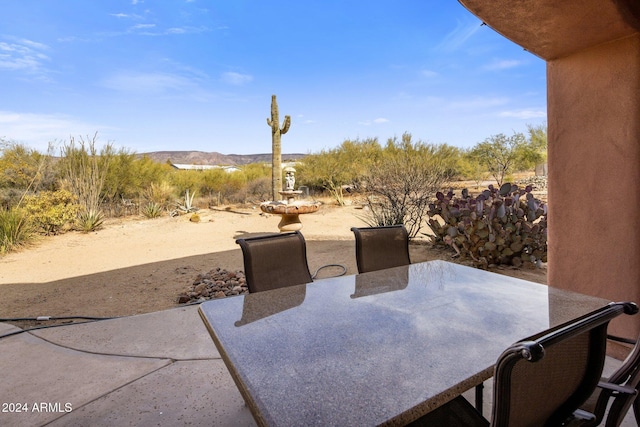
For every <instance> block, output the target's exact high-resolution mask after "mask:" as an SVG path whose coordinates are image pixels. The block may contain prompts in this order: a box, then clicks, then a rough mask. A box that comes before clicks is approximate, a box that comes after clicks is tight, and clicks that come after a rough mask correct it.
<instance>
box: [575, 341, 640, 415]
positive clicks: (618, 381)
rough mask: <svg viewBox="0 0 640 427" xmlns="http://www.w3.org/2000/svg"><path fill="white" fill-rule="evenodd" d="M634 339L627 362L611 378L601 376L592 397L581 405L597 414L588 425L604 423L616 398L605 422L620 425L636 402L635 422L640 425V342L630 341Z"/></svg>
mask: <svg viewBox="0 0 640 427" xmlns="http://www.w3.org/2000/svg"><path fill="white" fill-rule="evenodd" d="M609 339H612V340H615V341H624V342H629V341H627V340H624V339H620V338H617V337H612V336H609ZM639 341H640V340H639ZM631 343H634V344H635V345H634V347H633V349H632V350H631V352H630V353H629V355H628V356H627V358H626V359H625V360H624V362H622V365H621V366H620V367H619V368H618V370H616V371H615V372H614V373H613V374H612V375H611V376H610V377H609V378H606V379H602V380H601V381H600V382H599V383H598V388H597V389H596V391H595V392H594V393H593V394H592V395H591V397H590V398H589V400H587V402H585V403H584V404H583V405H582V406H581V407H580V409H583V410H585V411H588V412H591V413H592V414H594V415H595V417H596V419H595V420H594V422H592V423H589V424H587V425H589V426H597V425H600V423H602V421H603V420H604V418H605V412H606V410H607V406H608V404H609V401H610V400H613V402H612V403H611V407H610V408H609V412H608V414H606V422H605V424H604V425H605V426H606V427H617V426H619V425H620V423H621V422H622V420H623V419H624V417H625V415H626V414H627V412H628V411H629V408H630V407H631V406H633V412H634V415H635V418H636V423H637V424H639V425H640V400H639V399H638V391H639V390H638V389H639V388H640V344H639V343H638V341H631Z"/></svg>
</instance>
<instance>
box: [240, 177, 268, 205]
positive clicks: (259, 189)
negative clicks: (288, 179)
mask: <svg viewBox="0 0 640 427" xmlns="http://www.w3.org/2000/svg"><path fill="white" fill-rule="evenodd" d="M245 192H246V193H245V197H244V198H245V200H251V201H254V202H257V203H260V202H265V201H267V200H269V199H270V198H271V178H269V177H266V176H263V177H261V178H256V179H253V180H251V181H249V182H247V185H246V187H245Z"/></svg>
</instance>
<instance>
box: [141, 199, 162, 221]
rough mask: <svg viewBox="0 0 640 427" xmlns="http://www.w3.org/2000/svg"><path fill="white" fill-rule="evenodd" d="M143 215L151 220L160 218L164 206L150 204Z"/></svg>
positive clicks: (154, 203) (145, 207) (144, 209)
mask: <svg viewBox="0 0 640 427" xmlns="http://www.w3.org/2000/svg"><path fill="white" fill-rule="evenodd" d="M142 215H144V216H145V217H147V218H149V219H153V218H158V217H159V216H160V215H162V206H160V205H159V204H158V203H156V202H149V203H147V204H146V205H145V206H144V207H143V208H142Z"/></svg>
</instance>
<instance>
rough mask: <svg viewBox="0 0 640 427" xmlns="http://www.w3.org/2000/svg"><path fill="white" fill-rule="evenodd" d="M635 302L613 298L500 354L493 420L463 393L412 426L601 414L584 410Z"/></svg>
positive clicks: (521, 426)
mask: <svg viewBox="0 0 640 427" xmlns="http://www.w3.org/2000/svg"><path fill="white" fill-rule="evenodd" d="M637 312H638V307H637V306H636V305H635V304H634V303H628V302H627V303H611V304H609V305H607V306H605V307H603V308H601V309H599V310H596V311H593V312H591V313H589V314H587V315H585V316H582V317H581V318H579V319H576V320H574V321H572V322H568V323H565V324H563V325H560V326H558V327H555V328H553V329H550V330H548V331H545V332H543V333H541V334H539V335H537V336H534V337H531V338H529V339H526V340H523V341H520V342H517V343H515V344H513V345H512V346H510V347H509V348H508V349H506V350H505V351H504V352H503V353H502V355H501V356H500V357H499V358H498V361H497V363H496V367H495V374H494V385H493V409H492V414H491V415H492V416H491V424H489V421H488V420H487V419H485V418H483V417H482V415H481V414H480V412H478V411H477V410H476V409H475V408H474V407H473V406H472V405H471V404H470V403H469V402H467V401H466V399H465V398H464V397H462V396H458V397H456V398H454V399H453V400H452V401H451V402H449V403H446V404H445V405H443V406H441V407H439V408H437V409H436V410H434V411H432V412H429V413H428V414H426V415H425V416H423V417H422V418H420V419H418V420H417V421H415V422H414V423H412V424H411V426H440V425H443V426H444V425H455V426H473V427H488V426H489V425H491V426H493V427H507V426H509V427H544V426H548V427H551V426H553V427H555V426H561V425H570V426H583V425H585V424H584V423H585V422H593V420H594V419H595V416H593V414H590V413H588V412H584V411H580V410H579V408H580V405H582V404H583V402H584V401H585V400H587V398H588V397H589V396H590V395H591V394H592V393H593V391H594V390H595V388H596V386H597V384H598V381H599V380H600V376H601V375H602V368H603V366H604V360H605V357H606V345H607V327H608V325H609V322H610V321H611V319H613V318H615V317H616V316H619V315H620V314H622V313H626V314H636V313H637Z"/></svg>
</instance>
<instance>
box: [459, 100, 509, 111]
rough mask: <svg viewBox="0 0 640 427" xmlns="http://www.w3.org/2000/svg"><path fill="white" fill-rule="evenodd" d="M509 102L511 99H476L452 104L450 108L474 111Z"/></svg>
mask: <svg viewBox="0 0 640 427" xmlns="http://www.w3.org/2000/svg"><path fill="white" fill-rule="evenodd" d="M508 102H509V98H505V97H500V98H485V97H476V98H470V99H463V100H459V101H453V102H450V103H449V105H448V107H449V108H452V109H454V110H474V109H481V108H489V107H498V106H500V105H505V104H507V103H508Z"/></svg>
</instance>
